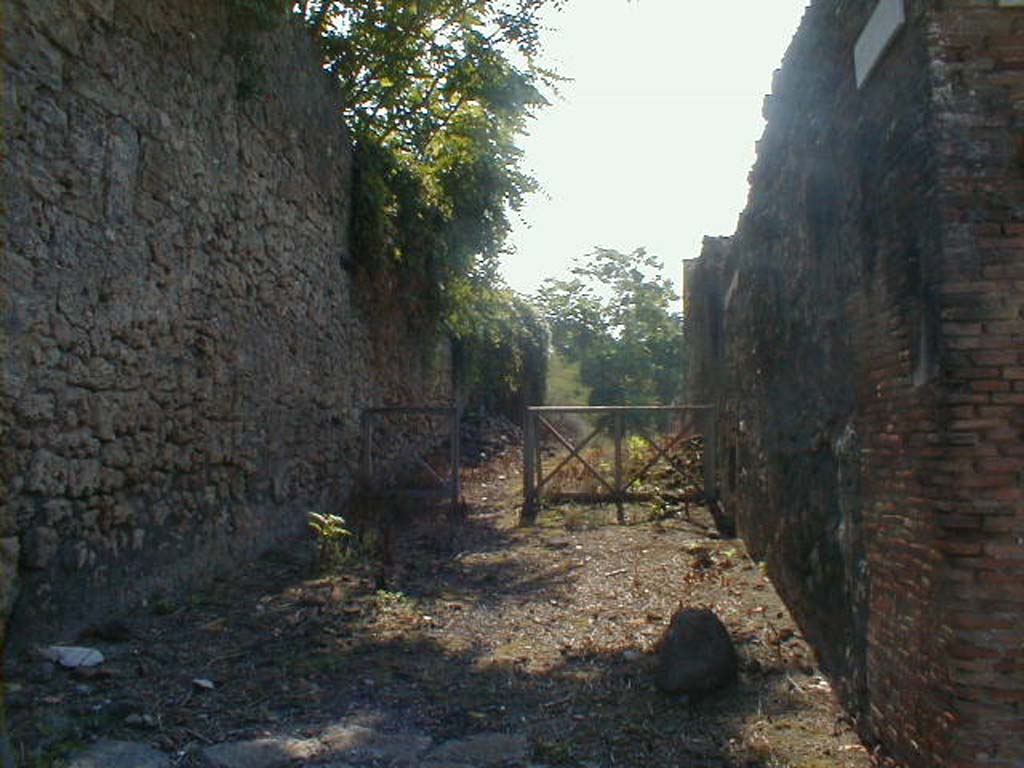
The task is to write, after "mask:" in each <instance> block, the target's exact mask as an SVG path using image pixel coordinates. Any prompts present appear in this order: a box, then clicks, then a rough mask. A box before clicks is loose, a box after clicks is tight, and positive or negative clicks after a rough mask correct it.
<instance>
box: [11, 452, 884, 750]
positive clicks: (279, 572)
mask: <svg viewBox="0 0 1024 768" xmlns="http://www.w3.org/2000/svg"><path fill="white" fill-rule="evenodd" d="M467 474H468V477H467V480H466V484H465V488H466V494H467V501H468V502H469V504H470V514H469V517H468V520H467V521H466V522H465V523H464V524H462V525H461V526H459V527H456V528H454V529H453V528H450V527H448V525H447V523H439V522H437V521H438V520H439V519H442V518H433V517H425V516H421V518H420V519H412V520H409V521H408V523H407V524H406V525H404V526H403V527H402V531H401V535H400V536H399V538H398V541H397V555H398V557H397V559H396V562H397V565H396V567H395V569H394V570H393V571H392V572H391V573H389V574H388V575H387V583H386V589H378V586H379V581H378V578H379V574H378V573H377V572H376V566H374V565H372V564H370V563H366V562H361V561H359V560H353V561H351V562H349V563H348V564H346V565H345V566H343V567H342V568H341V569H340V570H339V571H338V572H336V573H328V574H317V573H313V572H312V571H311V566H310V560H309V557H308V553H307V551H306V550H307V549H308V547H301V546H296V547H295V548H294V549H292V550H291V551H290V552H286V553H277V554H276V555H275V556H273V557H268V558H265V559H264V560H262V561H260V562H259V563H256V564H254V565H252V566H251V567H248V568H246V569H245V570H244V571H241V572H239V573H236V574H233V575H232V576H231V577H230V578H227V579H224V580H223V581H221V582H218V583H217V584H215V585H213V586H212V587H211V588H210V589H208V590H205V591H202V592H197V593H195V594H193V595H190V596H187V597H186V598H185V599H182V600H180V601H177V602H166V601H163V602H158V603H156V604H154V605H152V606H150V610H149V611H147V612H141V613H139V614H137V615H134V616H128V617H122V619H121V620H120V621H119V623H115V624H113V625H110V626H107V627H103V628H101V629H100V631H99V632H97V633H95V634H94V636H93V637H91V638H89V639H88V640H87V642H88V643H89V644H91V645H93V646H95V647H98V648H100V649H101V650H102V651H103V652H104V653H105V654H106V655H107V658H108V661H107V663H106V664H104V665H103V666H102V667H100V668H99V669H98V671H97V672H95V673H90V674H88V675H84V676H83V675H79V676H78V677H74V676H71V675H69V674H67V673H65V672H63V671H60V670H52V669H51V668H49V667H47V666H46V665H43V664H41V663H40V662H38V661H37V660H33V659H32V658H31V657H29V656H25V657H22V658H19V659H15V660H12V662H11V663H10V664H9V665H8V671H9V680H10V681H11V682H12V683H13V685H12V686H10V687H11V690H10V691H9V694H8V712H9V717H10V720H11V725H12V731H13V734H12V735H13V740H14V742H15V749H16V751H18V752H19V753H20V754H21V755H22V758H23V760H24V764H25V765H37V764H50V763H53V761H54V759H55V758H57V757H59V755H60V754H61V753H62V751H63V750H66V749H67V748H68V747H70V746H73V745H75V744H81V743H84V742H88V741H90V740H92V739H93V738H96V737H97V736H105V737H113V738H121V739H128V740H134V741H144V742H149V743H150V744H152V745H154V746H156V747H158V748H160V749H164V750H169V751H174V752H175V754H176V755H177V757H176V760H177V762H178V764H180V765H192V764H194V762H195V759H196V758H195V750H196V749H197V748H198V747H201V746H203V745H206V744H210V743H216V742H221V741H227V740H233V739H242V738H250V737H256V736H261V735H294V736H303V735H307V734H312V733H315V732H317V730H318V729H319V728H321V727H322V726H323V725H324V724H325V723H327V722H330V721H334V720H337V719H338V718H339V717H359V716H361V715H364V714H365V715H366V717H368V718H370V717H372V718H373V719H374V722H375V725H376V726H377V727H378V728H381V729H383V730H395V731H399V730H409V729H416V730H418V731H422V732H425V733H428V734H430V735H431V736H433V737H434V738H436V739H446V738H452V737H456V736H463V735H466V734H471V733H474V732H483V731H507V732H514V733H521V734H525V735H526V736H527V737H528V738H529V740H530V744H531V747H532V758H533V760H534V762H535V763H536V764H538V765H548V766H602V767H604V766H609V767H610V766H651V765H655V766H702V767H705V766H706V767H722V768H725V767H728V768H739V767H740V766H743V767H744V768H774V767H777V766H792V767H793V768H825V767H826V766H838V767H840V768H866V767H867V766H870V765H872V764H874V760H873V759H872V758H871V757H870V756H869V755H868V753H867V751H866V750H865V749H864V748H863V747H862V746H861V745H860V744H859V743H858V741H857V739H856V738H855V736H854V735H853V733H852V731H851V729H850V728H849V724H848V722H847V720H846V719H845V718H844V716H843V714H842V712H841V711H840V710H839V708H838V707H837V706H836V704H835V702H834V700H833V696H832V693H831V691H830V688H829V686H828V684H827V683H826V682H825V680H823V679H822V677H821V676H820V675H819V674H818V672H817V670H816V668H815V662H814V659H813V656H812V654H811V652H810V650H809V649H808V647H807V645H806V644H805V643H804V641H803V640H802V639H801V637H800V635H799V633H798V631H797V630H796V628H795V626H794V625H793V623H792V620H791V619H790V617H789V615H788V613H787V612H786V611H785V609H784V608H783V606H782V604H781V603H780V601H779V598H778V597H777V595H776V594H775V592H774V591H773V589H772V587H771V585H770V584H769V582H768V581H767V579H766V578H765V576H764V575H763V572H762V570H761V568H760V567H759V566H758V565H757V564H755V563H753V562H752V561H750V560H749V558H748V557H747V556H746V554H745V552H744V549H743V546H742V544H741V543H740V542H738V541H736V540H723V539H720V538H717V537H716V535H715V534H714V532H713V530H712V528H711V521H710V519H709V517H708V516H707V514H706V513H705V512H704V511H703V510H699V509H696V510H694V511H693V516H692V519H689V520H687V519H686V518H685V516H683V515H679V516H676V517H670V518H668V519H665V520H661V521H649V522H642V523H634V524H631V525H628V526H618V525H615V524H614V523H613V520H614V512H613V510H602V509H600V508H597V509H582V508H577V509H562V510H560V511H548V512H545V513H544V514H542V516H541V518H540V520H539V524H538V526H537V527H535V528H526V529H523V528H518V527H517V526H516V515H515V510H514V507H515V504H516V503H517V502H518V492H519V475H518V458H517V455H516V453H515V452H509V453H507V454H505V456H504V457H499V458H498V459H496V460H493V461H491V462H489V463H488V464H486V465H484V466H482V467H480V468H478V469H475V470H471V471H469V472H468V473H467ZM631 511H632V513H633V517H634V518H638V519H639V518H642V517H643V514H644V510H642V509H639V508H637V509H633V510H631ZM680 603H683V604H686V605H689V606H707V607H710V608H713V609H714V610H715V611H716V612H717V613H718V614H719V616H720V617H721V618H722V619H723V620H724V622H725V623H726V625H727V626H728V627H729V630H730V632H731V634H732V636H733V638H734V640H735V641H736V643H737V645H738V648H739V652H740V657H741V679H740V682H739V683H738V684H737V685H736V686H735V687H733V688H732V689H730V690H728V691H725V692H723V693H720V694H718V695H716V696H713V697H710V698H707V699H704V700H701V701H688V700H685V699H682V698H672V697H668V696H665V695H663V694H660V693H658V692H657V691H656V690H655V688H654V686H653V684H652V677H651V664H650V661H651V657H650V651H651V650H652V647H653V645H654V643H655V641H656V640H657V638H658V636H659V635H660V633H661V632H662V631H663V629H664V628H665V626H666V625H667V623H668V620H669V617H670V615H671V613H672V611H673V610H674V609H675V608H676V607H677V606H678V605H679V604H680ZM96 634H98V635H99V637H97V636H95V635H96ZM104 638H105V639H104ZM195 678H205V679H208V680H210V681H211V682H212V683H213V684H214V688H213V689H212V690H205V689H202V688H199V687H196V686H195V685H194V684H193V682H192V681H193V679H195Z"/></svg>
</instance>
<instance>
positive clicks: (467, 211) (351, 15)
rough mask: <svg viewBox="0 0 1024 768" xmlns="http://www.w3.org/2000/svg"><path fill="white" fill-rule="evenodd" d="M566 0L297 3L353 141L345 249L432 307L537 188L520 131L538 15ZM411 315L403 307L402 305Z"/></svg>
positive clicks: (449, 297) (530, 94)
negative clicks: (349, 236) (337, 90)
mask: <svg viewBox="0 0 1024 768" xmlns="http://www.w3.org/2000/svg"><path fill="white" fill-rule="evenodd" d="M563 1H564V0H303V1H302V2H298V3H295V5H294V10H295V11H296V12H297V13H299V14H301V15H302V17H303V18H304V19H305V20H306V21H307V22H308V24H309V25H310V27H311V29H312V30H313V32H314V34H315V35H316V38H317V40H318V42H319V44H320V46H321V50H322V52H323V59H324V65H325V67H326V68H327V69H328V70H329V71H330V72H332V73H334V74H336V75H337V77H338V82H339V84H340V87H341V89H342V93H343V104H344V106H343V111H344V118H345V121H346V123H347V124H348V127H349V129H350V130H351V132H352V135H353V139H354V141H355V146H356V176H357V178H356V184H355V193H356V194H355V199H354V201H353V208H354V210H353V214H354V215H353V221H354V229H353V252H354V253H353V255H354V258H355V259H356V261H357V262H361V263H362V264H363V265H364V266H369V267H371V268H373V269H378V268H382V267H383V268H388V267H392V268H394V270H395V273H396V274H397V275H399V277H400V278H401V279H400V282H402V283H404V284H405V285H406V287H407V291H406V293H407V294H408V296H410V297H413V296H414V297H415V298H416V303H417V304H420V303H423V304H424V307H423V308H424V310H425V311H430V312H435V313H438V314H439V315H440V314H443V313H444V312H447V311H449V310H450V309H451V306H452V302H453V301H455V299H456V297H457V296H458V295H459V294H460V292H459V290H458V289H457V287H456V286H457V284H458V282H459V281H460V280H463V279H465V277H466V276H467V275H469V274H470V273H472V272H473V271H474V265H475V262H477V261H480V260H483V261H492V262H493V261H494V260H495V259H496V257H497V255H498V253H499V252H500V249H501V247H502V245H503V243H504V240H505V237H506V235H507V233H508V230H509V221H508V215H509V210H515V209H517V208H518V207H519V205H520V204H521V202H522V201H523V198H524V195H526V194H527V193H528V192H530V191H533V190H534V189H535V188H536V183H535V181H534V179H533V178H532V176H530V175H529V173H527V172H526V171H525V170H524V168H523V164H522V152H521V150H520V149H519V147H518V145H517V143H516V142H517V140H518V137H519V136H521V135H522V133H523V132H524V131H525V129H526V126H527V121H528V119H529V117H530V116H531V115H532V114H533V112H534V110H536V109H537V108H539V107H541V106H543V105H544V104H546V103H547V99H546V98H545V96H544V94H543V91H545V90H548V91H549V90H550V89H551V88H553V87H554V85H555V83H556V82H557V77H556V75H555V74H554V73H552V72H549V71H546V70H544V69H542V68H540V67H538V66H537V64H536V59H537V55H538V53H539V50H540V38H541V32H542V28H541V22H540V12H541V10H542V9H543V8H544V7H545V6H551V7H558V6H560V5H561V4H562V3H563ZM413 308H414V309H415V307H413Z"/></svg>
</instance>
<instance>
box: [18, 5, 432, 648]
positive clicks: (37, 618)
mask: <svg viewBox="0 0 1024 768" xmlns="http://www.w3.org/2000/svg"><path fill="white" fill-rule="evenodd" d="M226 8H227V4H224V3H211V2H206V1H205V0H202V1H200V0H178V1H176V2H174V3H172V4H170V6H168V4H166V3H152V2H148V0H123V1H119V2H117V3H114V2H113V0H65V1H62V2H59V3H53V2H36V1H35V0H31V1H30V0H13V1H12V2H8V3H6V4H5V8H4V13H5V18H4V24H5V28H4V48H5V51H4V69H5V84H6V88H5V90H4V94H3V97H4V131H5V140H6V150H7V151H6V153H5V157H4V196H3V197H4V203H5V206H6V209H5V213H6V215H5V236H6V245H7V247H6V248H5V250H4V252H3V265H2V266H3V268H2V270H0V318H2V320H0V328H2V330H3V332H4V335H5V337H6V338H5V342H6V344H7V348H6V350H5V354H4V357H3V361H2V369H0V371H2V376H3V382H2V384H3V386H2V389H0V426H2V428H3V430H4V435H3V442H2V443H0V486H2V491H0V493H2V496H0V635H2V629H3V627H2V624H3V620H4V618H5V617H6V614H7V610H9V608H10V606H11V605H12V603H14V599H15V594H16V590H15V588H14V587H15V585H18V584H20V594H19V596H18V598H17V603H16V605H15V608H14V619H13V627H14V637H15V639H19V640H22V641H27V640H29V639H35V638H40V639H46V640H49V641H54V640H58V639H62V638H63V639H73V637H74V630H75V629H76V627H80V626H81V625H82V624H83V623H84V622H87V621H90V620H93V619H95V618H96V617H97V616H98V615H101V614H102V613H103V612H104V611H106V610H108V609H111V608H114V609H116V608H121V607H125V606H130V605H134V604H138V602H139V601H141V600H143V599H145V598H146V597H147V596H149V595H151V594H152V592H153V591H154V590H156V589H164V590H173V589H175V588H176V587H177V586H179V585H181V584H182V583H187V582H188V581H190V580H194V579H195V578H197V577H202V576H203V575H204V574H210V573H215V572H218V571H221V570H223V569H224V568H225V567H227V566H228V565H230V564H232V563H237V562H238V561H239V560H243V559H244V558H247V557H251V556H253V555H255V554H256V553H258V552H260V551H261V550H263V549H265V548H266V547H267V546H269V545H271V544H273V543H274V542H276V541H279V540H281V539H282V537H285V536H289V535H291V534H294V533H296V532H298V531H301V530H303V529H304V527H305V516H306V513H307V512H308V511H309V510H312V509H320V510H338V509H339V507H340V506H341V505H342V504H343V502H344V501H345V499H346V497H347V494H348V491H349V488H350V486H351V481H352V478H353V475H354V473H355V472H356V471H357V469H358V466H359V450H360V446H359V418H360V415H361V413H362V412H363V410H364V409H365V408H366V407H367V406H374V405H382V404H396V403H408V402H417V403H423V402H431V401H435V402H436V401H437V400H442V401H443V400H445V399H446V398H447V396H448V395H449V392H448V390H447V384H448V381H449V379H448V373H447V362H446V360H445V358H444V356H443V355H441V356H438V355H435V354H434V352H435V351H436V350H437V349H439V340H438V339H437V338H435V337H434V336H433V335H432V334H431V332H430V331H429V330H426V329H424V330H420V331H418V332H417V330H416V329H413V328H410V326H409V323H408V322H407V320H406V319H405V317H403V316H402V315H401V314H400V313H398V312H397V311H393V310H388V309H386V308H382V307H376V306H374V297H372V296H367V295H361V294H360V289H359V287H358V286H357V285H356V284H355V283H354V282H353V280H352V278H351V276H350V274H349V272H348V271H346V269H345V266H344V265H345V263H347V262H348V261H349V260H350V257H351V256H352V254H350V253H349V252H348V247H349V246H348V232H347V228H348V217H349V204H348V200H349V184H350V177H351V154H350V148H349V145H348V140H347V137H346V134H345V132H344V129H343V127H342V126H341V125H340V123H339V120H338V97H337V93H336V91H335V88H334V86H333V84H332V83H330V81H329V78H328V77H327V76H326V75H325V74H323V73H322V71H321V69H320V66H319V62H318V61H317V57H316V53H315V51H313V50H312V46H311V44H310V41H309V38H308V35H307V34H305V32H304V31H303V30H300V29H295V28H291V27H288V26H281V27H279V28H277V29H276V30H274V31H272V32H267V33H262V32H251V33H249V32H244V30H240V29H239V28H238V27H237V26H236V25H234V24H233V23H232V22H231V20H230V19H229V18H228V16H227V11H226V10H225V9H226ZM245 46H249V47H250V50H249V55H246V56H242V55H238V50H239V48H240V47H241V48H242V49H244V47H245ZM414 437H415V436H414Z"/></svg>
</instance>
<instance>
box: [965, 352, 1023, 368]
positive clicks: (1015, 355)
mask: <svg viewBox="0 0 1024 768" xmlns="http://www.w3.org/2000/svg"><path fill="white" fill-rule="evenodd" d="M971 360H973V361H974V363H975V364H976V365H999V366H1002V365H1016V364H1017V363H1018V362H1020V353H1019V352H1017V351H1016V350H1005V349H1004V350H985V351H980V352H973V353H971Z"/></svg>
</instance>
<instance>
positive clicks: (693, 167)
mask: <svg viewBox="0 0 1024 768" xmlns="http://www.w3.org/2000/svg"><path fill="white" fill-rule="evenodd" d="M806 5H807V0H768V1H767V2H766V1H765V0H740V2H736V3H728V2H720V0H633V1H632V2H629V1H628V0H569V4H568V7H567V8H566V9H565V10H564V11H562V12H561V13H558V14H552V16H551V25H552V26H553V27H555V29H554V30H553V31H552V32H551V33H549V34H548V35H547V38H546V39H547V44H546V50H547V52H548V56H547V60H548V62H550V64H551V65H553V66H554V67H555V68H556V69H557V70H558V71H559V72H560V73H561V74H563V75H565V76H567V77H571V78H573V82H571V83H566V84H564V85H563V87H562V99H561V101H560V102H558V103H555V104H554V105H553V106H551V107H549V108H547V109H545V110H542V111H541V112H540V114H539V116H538V117H537V119H536V120H534V121H533V124H532V128H531V135H530V136H528V137H526V138H525V139H524V140H523V144H522V146H523V147H524V149H525V150H526V160H527V165H528V167H530V168H531V169H532V171H533V173H534V175H535V176H536V177H537V179H538V180H539V181H540V183H541V184H542V185H543V187H544V193H542V194H540V195H535V196H533V197H532V198H531V199H530V200H529V202H528V203H527V205H526V206H525V207H524V208H523V210H522V212H521V217H522V221H517V222H516V226H515V229H514V231H513V233H512V237H511V243H512V244H513V245H514V246H515V247H516V249H517V253H515V254H514V255H512V256H508V257H506V258H505V259H504V261H503V265H502V270H503V273H504V275H505V278H506V280H507V281H508V283H509V284H510V285H511V286H512V287H513V288H515V289H517V290H519V291H523V292H532V291H533V290H534V289H536V288H537V287H538V286H539V285H540V283H541V282H542V281H543V280H544V278H546V277H560V276H565V275H566V273H567V270H568V268H569V265H570V262H571V260H572V258H573V257H575V256H580V255H583V254H584V253H587V252H588V251H590V250H592V249H593V248H594V247H595V246H598V245H600V246H604V247H610V248H617V249H619V250H622V251H631V250H633V249H634V248H636V247H638V246H646V247H647V249H648V251H649V252H651V253H653V254H655V255H656V256H658V257H659V258H660V259H661V260H662V261H663V262H664V263H665V273H666V275H667V276H668V277H670V278H672V280H673V281H674V282H675V283H676V285H677V286H678V285H679V282H680V272H681V270H682V260H683V259H686V258H691V257H694V256H697V255H698V254H699V253H700V244H701V239H702V238H703V236H704V235H706V234H707V235H730V234H732V233H733V231H734V230H735V228H736V221H737V217H738V216H739V213H740V212H741V211H742V210H743V208H744V207H745V205H746V200H747V173H748V171H749V170H750V167H751V165H752V164H753V161H754V142H755V141H757V139H758V138H760V136H761V133H762V131H763V130H764V120H763V119H762V117H761V105H762V102H763V100H764V95H765V94H766V93H768V92H769V91H770V90H771V77H772V72H773V71H774V70H775V69H777V68H778V67H779V65H780V64H781V61H782V56H783V54H784V53H785V51H786V48H787V47H788V46H789V42H790V40H791V39H792V37H793V33H794V32H795V31H796V28H797V26H798V24H799V22H800V18H801V16H802V15H803V11H804V7H805V6H806ZM513 218H514V220H515V217H513Z"/></svg>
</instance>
